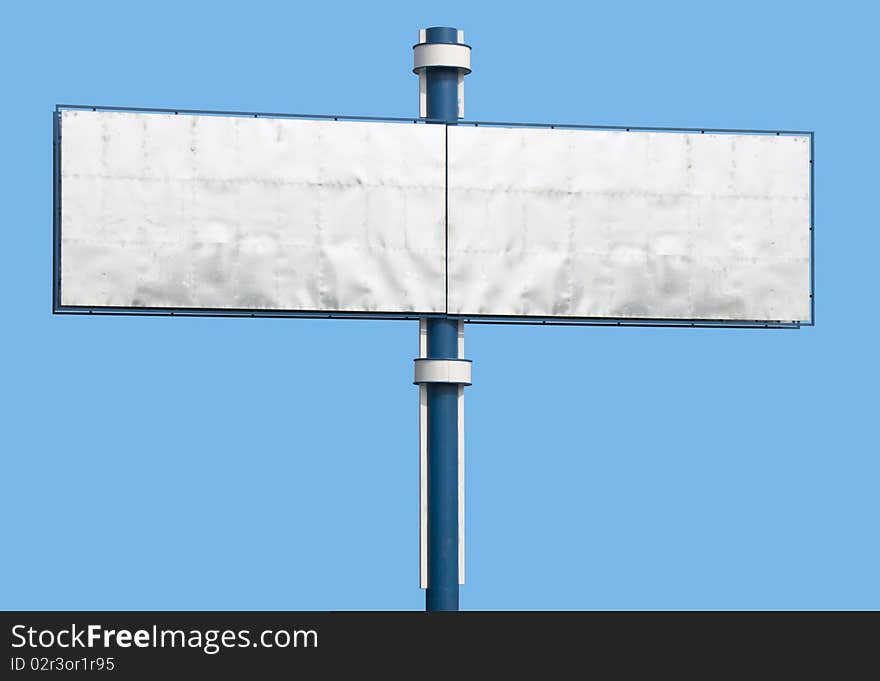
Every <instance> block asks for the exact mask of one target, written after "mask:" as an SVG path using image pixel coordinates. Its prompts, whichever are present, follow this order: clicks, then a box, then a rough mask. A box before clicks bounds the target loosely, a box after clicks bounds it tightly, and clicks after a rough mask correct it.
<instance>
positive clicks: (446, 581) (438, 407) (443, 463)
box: [425, 319, 458, 611]
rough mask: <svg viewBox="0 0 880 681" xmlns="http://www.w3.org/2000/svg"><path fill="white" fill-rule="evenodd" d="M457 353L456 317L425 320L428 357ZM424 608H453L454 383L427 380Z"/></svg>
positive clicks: (455, 506) (455, 573) (455, 531)
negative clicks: (426, 546)
mask: <svg viewBox="0 0 880 681" xmlns="http://www.w3.org/2000/svg"><path fill="white" fill-rule="evenodd" d="M457 356H458V322H457V321H455V320H452V319H432V320H429V321H428V357H429V358H432V359H450V358H455V357H457ZM425 609H426V610H428V611H434V610H458V386H457V385H453V384H449V383H434V384H428V588H427V590H426V592H425Z"/></svg>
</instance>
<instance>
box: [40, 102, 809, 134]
mask: <svg viewBox="0 0 880 681" xmlns="http://www.w3.org/2000/svg"><path fill="white" fill-rule="evenodd" d="M55 111H56V112H61V111H101V112H119V113H154V114H174V115H183V116H236V117H243V118H282V119H283V118H292V119H305V120H323V121H366V122H370V121H373V122H377V123H378V122H386V123H410V124H419V123H448V121H447V120H445V119H434V118H418V117H395V116H353V115H347V114H304V113H282V112H269V111H228V110H211V109H170V108H159V107H130V106H105V105H92V104H56V105H55ZM457 125H460V126H470V127H479V126H484V127H511V128H542V129H549V130H617V131H623V132H679V133H709V134H734V135H737V134H739V135H807V136H809V137H811V138H812V137H813V136H814V135H815V131H813V130H788V129H781V128H780V129H760V128H755V129H750V128H712V127H680V126H655V125H601V124H581V123H536V122H526V123H523V122H512V121H478V120H466V119H462V120H459V121H458V122H457Z"/></svg>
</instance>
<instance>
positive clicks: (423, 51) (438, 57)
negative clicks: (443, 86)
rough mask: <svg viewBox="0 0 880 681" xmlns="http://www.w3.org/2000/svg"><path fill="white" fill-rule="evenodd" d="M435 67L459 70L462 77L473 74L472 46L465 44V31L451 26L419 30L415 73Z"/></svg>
mask: <svg viewBox="0 0 880 681" xmlns="http://www.w3.org/2000/svg"><path fill="white" fill-rule="evenodd" d="M435 67H436V68H451V69H457V70H458V72H459V73H460V74H462V75H466V74H468V73H470V72H471V46H470V45H467V44H466V43H465V42H464V31H461V30H459V29H457V28H451V27H449V26H433V27H431V28H423V29H420V30H419V42H418V43H416V44H415V45H413V73H415V74H421V73H424V72H425V70H426V69H430V68H435Z"/></svg>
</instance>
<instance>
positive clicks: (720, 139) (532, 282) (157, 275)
mask: <svg viewBox="0 0 880 681" xmlns="http://www.w3.org/2000/svg"><path fill="white" fill-rule="evenodd" d="M55 116H56V118H55V133H56V139H55V147H56V149H55V153H56V159H55V161H56V163H55V201H56V212H55V263H54V272H53V274H54V310H55V311H56V312H62V313H65V312H69V313H118V314H208V315H214V314H216V315H239V314H241V315H250V316H276V315H290V316H313V315H318V316H366V317H407V318H408V317H417V316H425V315H428V316H430V315H448V316H452V317H457V318H460V319H464V320H466V321H471V322H480V321H491V322H520V323H521V322H525V323H529V322H536V323H565V324H570V323H585V324H649V325H656V324H673V325H693V326H716V325H732V326H798V325H800V324H803V323H811V322H812V319H813V314H812V309H813V291H812V280H813V275H812V243H813V239H812V234H813V232H812V229H813V226H812V217H813V211H812V205H813V196H812V177H813V168H812V134H811V133H796V132H791V133H788V132H787V133H781V132H778V133H767V132H753V131H710V130H706V131H700V130H694V131H684V130H659V129H653V130H648V129H641V130H639V129H622V128H621V129H593V128H583V127H576V126H562V127H557V126H537V125H536V126H521V125H516V124H484V123H473V122H462V123H460V124H459V125H445V124H432V123H431V122H430V121H428V122H426V121H423V120H419V119H369V120H345V119H344V117H323V118H317V117H312V118H302V117H296V116H285V115H271V114H234V113H213V112H174V111H141V110H138V111H130V110H115V109H107V110H102V109H98V108H94V109H93V108H91V107H89V108H85V107H59V109H58V111H56V114H55ZM337 119H339V120H337Z"/></svg>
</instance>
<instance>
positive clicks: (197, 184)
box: [60, 110, 446, 313]
mask: <svg viewBox="0 0 880 681" xmlns="http://www.w3.org/2000/svg"><path fill="white" fill-rule="evenodd" d="M60 135H61V154H60V159H61V167H60V171H61V178H60V202H61V220H60V241H61V248H60V269H61V274H60V303H61V305H62V306H84V307H120V308H172V309H173V308H184V309H186V308H199V309H216V310H223V309H254V310H300V311H327V312H332V311H340V312H369V313H374V312H375V313H379V312H392V313H406V312H425V313H436V312H440V313H442V312H445V309H446V301H445V288H446V286H445V235H444V230H445V224H444V223H445V206H444V201H445V198H444V196H445V185H444V182H445V142H444V135H445V130H444V127H443V126H432V125H413V124H411V123H410V124H408V125H407V124H402V123H378V122H335V121H314V120H296V119H284V118H255V117H251V118H248V117H241V116H220V115H174V114H167V113H127V112H112V111H81V110H64V111H63V112H62V113H61V121H60Z"/></svg>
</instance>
